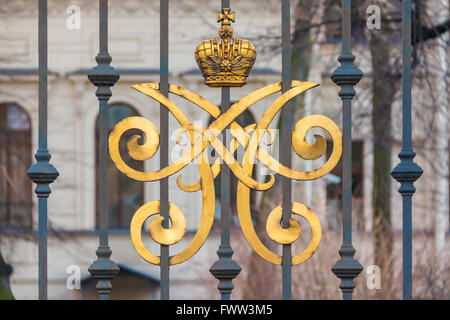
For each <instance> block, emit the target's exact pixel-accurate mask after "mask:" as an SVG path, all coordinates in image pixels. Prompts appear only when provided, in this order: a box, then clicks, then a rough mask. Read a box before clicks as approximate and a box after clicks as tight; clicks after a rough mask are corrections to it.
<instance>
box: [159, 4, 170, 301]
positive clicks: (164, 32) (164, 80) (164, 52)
mask: <svg viewBox="0 0 450 320" xmlns="http://www.w3.org/2000/svg"><path fill="white" fill-rule="evenodd" d="M160 91H161V93H162V94H163V95H165V96H166V97H168V96H169V0H160ZM159 121H160V135H161V138H160V139H161V143H160V148H161V153H160V167H161V168H165V167H167V165H168V164H169V139H168V136H169V111H168V110H167V108H166V107H164V105H161V106H160V117H159ZM159 190H160V214H161V216H163V217H164V218H165V220H164V221H163V227H164V228H168V227H169V178H165V179H162V180H161V181H160V184H159ZM160 267H161V268H160V272H161V300H168V299H169V287H170V278H169V246H167V245H161V266H160Z"/></svg>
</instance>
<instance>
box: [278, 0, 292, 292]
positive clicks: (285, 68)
mask: <svg viewBox="0 0 450 320" xmlns="http://www.w3.org/2000/svg"><path fill="white" fill-rule="evenodd" d="M290 15H291V1H290V0H283V1H282V7H281V20H282V27H281V30H282V36H281V38H282V45H281V46H282V50H283V52H282V90H283V92H286V91H288V90H289V89H290V88H291V55H292V49H291V19H290V18H291V17H290ZM292 108H293V103H292V102H289V103H288V104H287V105H286V108H285V109H284V110H283V112H282V119H283V123H282V124H281V128H282V131H281V141H291V132H292V123H293V112H292ZM280 155H281V163H283V165H285V166H287V167H288V168H290V167H292V165H291V163H292V151H291V145H290V144H288V143H281V144H280ZM281 188H282V193H283V205H282V220H281V221H282V227H283V228H284V229H287V228H289V226H290V223H289V221H290V219H291V213H292V208H291V207H292V184H291V179H289V178H286V177H282V178H281ZM291 249H292V248H291V244H284V245H283V251H282V252H283V254H282V296H283V299H284V300H290V299H291V297H292V264H291V260H292V250H291Z"/></svg>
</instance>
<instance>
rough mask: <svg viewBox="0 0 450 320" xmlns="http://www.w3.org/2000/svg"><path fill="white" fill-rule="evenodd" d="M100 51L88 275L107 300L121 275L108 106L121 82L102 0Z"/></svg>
mask: <svg viewBox="0 0 450 320" xmlns="http://www.w3.org/2000/svg"><path fill="white" fill-rule="evenodd" d="M99 47H100V52H99V53H98V55H97V56H96V57H95V60H96V61H97V66H96V67H94V69H93V70H92V71H91V72H90V73H89V75H88V78H89V80H90V81H91V82H92V84H93V85H94V86H96V87H97V90H96V92H95V94H96V96H97V98H98V101H99V115H98V123H99V145H98V152H99V156H98V161H99V163H98V167H99V172H98V179H99V180H98V189H97V192H98V201H99V206H98V208H99V246H98V249H97V251H96V255H97V260H96V261H94V262H93V263H92V264H91V266H90V267H89V272H90V273H91V274H92V277H93V278H94V279H96V280H97V285H96V288H97V292H98V294H99V298H100V299H101V300H108V299H109V296H110V293H111V289H112V285H111V280H112V279H114V277H115V276H116V275H117V274H118V273H119V267H118V266H117V265H116V263H115V262H114V261H112V260H111V259H110V257H111V254H112V251H111V249H110V247H109V242H108V229H109V209H108V157H109V155H108V102H109V99H110V98H111V95H112V93H111V87H112V86H114V84H115V83H116V82H117V81H118V80H119V75H118V74H117V73H116V71H115V69H114V68H113V67H111V66H110V63H111V56H110V55H109V53H108V0H99Z"/></svg>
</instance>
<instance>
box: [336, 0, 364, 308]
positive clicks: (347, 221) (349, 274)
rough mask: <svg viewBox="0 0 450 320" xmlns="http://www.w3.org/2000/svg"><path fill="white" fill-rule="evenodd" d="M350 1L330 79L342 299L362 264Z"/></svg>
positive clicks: (356, 74)
mask: <svg viewBox="0 0 450 320" xmlns="http://www.w3.org/2000/svg"><path fill="white" fill-rule="evenodd" d="M351 46H352V39H351V0H342V53H341V55H340V56H339V59H338V60H339V62H340V63H341V65H340V66H339V67H338V68H337V69H336V71H335V72H334V73H333V75H332V76H331V79H332V80H333V81H334V82H335V83H336V84H337V85H339V86H340V87H341V90H340V91H339V96H340V97H341V99H342V105H343V140H344V141H343V157H342V164H343V173H342V178H343V182H342V184H343V196H342V198H343V199H342V212H343V226H342V229H343V230H342V233H343V240H342V246H341V248H340V249H339V255H340V256H341V259H339V260H338V261H337V262H336V264H335V265H334V266H333V268H332V271H333V273H334V274H335V275H336V276H337V277H338V278H340V279H341V284H340V286H339V288H341V290H342V295H343V299H344V300H351V299H352V294H353V289H354V288H355V283H354V281H353V280H354V278H356V277H357V276H358V275H359V274H360V273H361V271H362V270H363V267H362V266H361V264H360V263H359V262H358V261H357V260H356V259H355V258H354V255H355V252H356V250H355V249H354V248H353V245H352V110H351V108H352V100H353V98H354V96H355V94H356V92H355V89H354V86H355V85H356V84H357V83H358V82H359V81H360V80H361V78H362V76H363V74H362V72H361V70H359V69H358V68H357V67H356V66H355V64H354V61H355V56H354V55H353V54H352V51H351Z"/></svg>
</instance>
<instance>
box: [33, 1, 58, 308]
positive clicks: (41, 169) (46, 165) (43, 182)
mask: <svg viewBox="0 0 450 320" xmlns="http://www.w3.org/2000/svg"><path fill="white" fill-rule="evenodd" d="M47 13H48V12H47V0H39V3H38V51H39V132H38V137H39V138H38V150H37V152H36V154H35V155H34V157H35V159H36V163H34V164H33V165H32V166H31V167H30V168H29V169H28V172H27V174H28V176H29V177H30V179H31V180H33V182H34V183H36V188H35V190H34V192H35V193H36V195H37V197H38V268H39V279H38V292H39V293H38V294H39V300H47V297H48V295H47V289H48V269H47V227H48V218H47V199H48V197H49V195H50V193H51V190H50V183H52V182H53V181H55V179H56V178H57V177H58V171H56V169H55V167H54V166H53V165H52V164H50V162H49V161H50V157H51V156H50V153H49V151H48V150H47V117H48V113H47V102H48V101H47V98H48V95H47V90H48V86H47V84H48V68H47V65H48V64H47V61H48V39H47V35H48V26H47Z"/></svg>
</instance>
